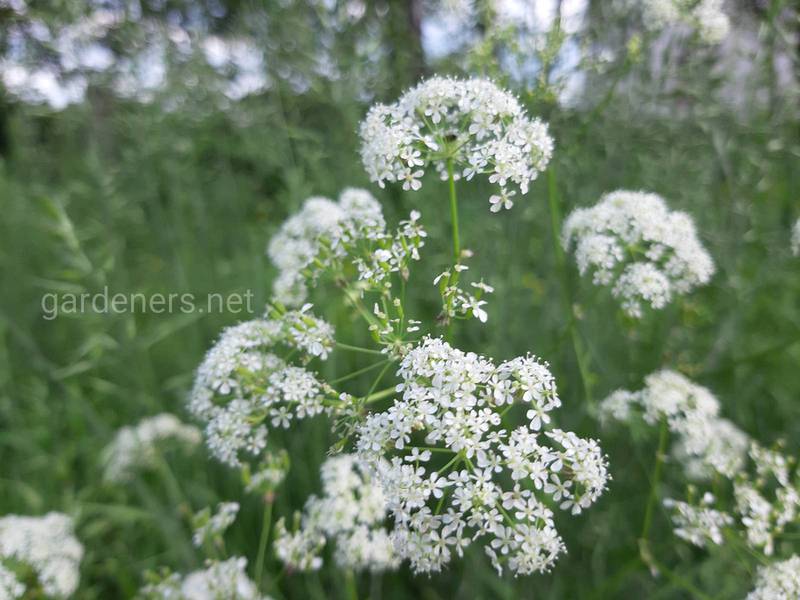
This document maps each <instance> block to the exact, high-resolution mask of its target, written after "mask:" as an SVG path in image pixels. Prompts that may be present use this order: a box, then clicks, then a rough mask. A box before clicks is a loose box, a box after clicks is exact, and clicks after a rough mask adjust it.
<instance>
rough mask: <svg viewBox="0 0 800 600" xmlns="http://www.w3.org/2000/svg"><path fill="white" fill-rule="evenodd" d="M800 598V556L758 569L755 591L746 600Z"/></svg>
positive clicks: (788, 599)
mask: <svg viewBox="0 0 800 600" xmlns="http://www.w3.org/2000/svg"><path fill="white" fill-rule="evenodd" d="M795 598H800V556H797V555H793V556H792V557H791V558H789V559H787V560H784V561H781V562H776V563H773V564H771V565H766V566H763V567H759V568H758V575H757V577H756V587H755V589H754V590H753V591H752V592H750V593H749V594H747V599H746V600H793V599H795Z"/></svg>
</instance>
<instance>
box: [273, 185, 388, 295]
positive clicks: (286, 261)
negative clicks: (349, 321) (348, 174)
mask: <svg viewBox="0 0 800 600" xmlns="http://www.w3.org/2000/svg"><path fill="white" fill-rule="evenodd" d="M385 229H386V223H385V222H384V219H383V213H382V211H381V206H380V204H379V203H378V201H377V200H376V199H375V198H374V197H373V196H372V194H370V193H369V192H368V191H366V190H362V189H356V188H347V189H345V190H344V191H343V192H342V193H341V194H340V195H339V201H338V202H334V201H333V200H329V199H328V198H324V197H321V196H314V197H311V198H309V199H308V200H306V201H305V203H304V204H303V207H302V208H301V209H300V211H299V212H298V213H297V214H294V215H292V216H291V217H289V219H287V220H286V221H285V222H284V223H283V225H281V228H280V231H279V232H278V233H277V234H276V235H275V236H274V237H273V238H272V240H271V241H270V243H269V247H268V249H267V253H268V254H269V257H270V260H271V261H272V262H273V264H274V265H275V266H276V267H277V268H278V269H279V275H278V277H277V279H276V280H275V282H274V283H273V288H272V289H273V294H274V296H275V299H276V300H277V301H279V302H282V303H283V304H286V305H288V306H297V305H300V304H301V303H302V302H303V301H304V300H305V299H306V297H307V296H308V288H307V286H306V280H307V279H308V278H309V276H310V274H311V273H313V271H314V270H315V269H316V268H317V267H318V263H320V262H322V261H325V260H329V259H330V257H327V256H320V255H324V254H331V255H332V256H341V255H342V253H343V252H344V251H345V245H347V244H350V243H353V242H355V241H357V240H359V239H371V238H373V237H375V236H382V235H385Z"/></svg>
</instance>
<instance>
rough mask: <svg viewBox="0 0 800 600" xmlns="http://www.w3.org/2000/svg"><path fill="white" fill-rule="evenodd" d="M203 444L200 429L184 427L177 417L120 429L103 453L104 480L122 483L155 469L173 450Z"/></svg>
mask: <svg viewBox="0 0 800 600" xmlns="http://www.w3.org/2000/svg"><path fill="white" fill-rule="evenodd" d="M201 441H202V434H201V432H200V430H199V429H197V427H194V426H192V425H186V424H184V423H182V422H181V421H180V420H179V419H178V418H177V417H176V416H175V415H171V414H169V413H162V414H160V415H156V416H154V417H148V418H145V419H142V420H141V421H140V422H139V423H138V424H137V425H135V426H126V427H123V428H121V429H120V430H119V431H118V432H117V433H116V435H115V436H114V439H113V440H112V441H111V443H110V444H109V445H108V446H106V448H105V449H104V450H103V461H104V463H105V478H106V480H108V481H110V482H115V483H120V482H125V481H127V480H129V479H130V478H131V477H132V476H133V475H134V474H135V473H136V472H137V471H139V470H142V469H148V468H153V467H155V466H157V465H158V463H159V461H161V460H163V458H162V453H163V452H165V451H166V450H167V449H168V448H169V447H170V446H179V447H183V448H185V449H191V448H193V447H194V446H197V445H198V444H199V443H200V442H201Z"/></svg>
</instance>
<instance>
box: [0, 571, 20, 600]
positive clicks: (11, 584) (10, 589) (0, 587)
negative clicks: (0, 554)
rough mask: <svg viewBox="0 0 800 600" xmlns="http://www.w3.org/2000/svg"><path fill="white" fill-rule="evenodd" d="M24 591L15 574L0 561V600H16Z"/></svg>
mask: <svg viewBox="0 0 800 600" xmlns="http://www.w3.org/2000/svg"><path fill="white" fill-rule="evenodd" d="M24 593H25V586H24V585H23V584H22V583H20V582H19V581H18V580H17V577H16V575H14V573H13V572H12V571H10V570H8V569H6V568H5V567H4V566H3V564H2V563H0V600H17V598H22V594H24Z"/></svg>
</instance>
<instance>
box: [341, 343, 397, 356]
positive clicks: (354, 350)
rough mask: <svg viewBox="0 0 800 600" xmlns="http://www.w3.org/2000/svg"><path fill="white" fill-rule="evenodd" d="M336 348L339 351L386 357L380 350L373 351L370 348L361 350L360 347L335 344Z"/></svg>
mask: <svg viewBox="0 0 800 600" xmlns="http://www.w3.org/2000/svg"><path fill="white" fill-rule="evenodd" d="M336 347H337V348H339V349H341V350H350V351H351V352H363V353H364V354H377V355H379V356H383V357H385V356H386V355H385V354H384V353H383V352H381V351H380V350H373V349H372V348H362V347H361V346H351V345H350V344H343V343H342V342H336Z"/></svg>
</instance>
